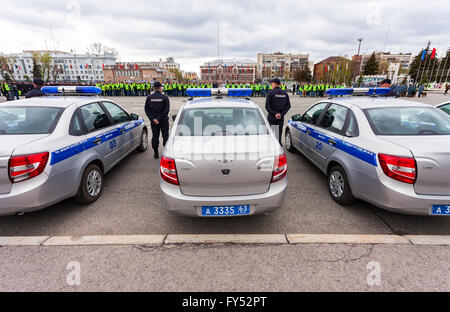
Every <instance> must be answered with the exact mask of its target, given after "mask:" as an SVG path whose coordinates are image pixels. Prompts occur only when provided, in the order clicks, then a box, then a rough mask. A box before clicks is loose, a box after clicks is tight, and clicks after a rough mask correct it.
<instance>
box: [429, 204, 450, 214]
mask: <svg viewBox="0 0 450 312" xmlns="http://www.w3.org/2000/svg"><path fill="white" fill-rule="evenodd" d="M431 214H432V215H450V205H433V207H432V208H431Z"/></svg>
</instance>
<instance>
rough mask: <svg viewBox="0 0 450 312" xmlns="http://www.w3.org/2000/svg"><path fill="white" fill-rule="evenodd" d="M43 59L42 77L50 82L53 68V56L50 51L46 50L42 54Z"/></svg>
mask: <svg viewBox="0 0 450 312" xmlns="http://www.w3.org/2000/svg"><path fill="white" fill-rule="evenodd" d="M40 61H41V69H42V79H44V81H45V82H48V81H49V80H50V70H51V68H50V67H51V62H52V57H51V55H50V53H48V52H44V53H42V54H41V56H40Z"/></svg>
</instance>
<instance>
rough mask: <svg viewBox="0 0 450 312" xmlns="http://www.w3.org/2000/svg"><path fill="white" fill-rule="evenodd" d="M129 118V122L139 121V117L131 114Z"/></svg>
mask: <svg viewBox="0 0 450 312" xmlns="http://www.w3.org/2000/svg"><path fill="white" fill-rule="evenodd" d="M130 118H131V120H138V119H139V115H138V114H133V113H131V114H130Z"/></svg>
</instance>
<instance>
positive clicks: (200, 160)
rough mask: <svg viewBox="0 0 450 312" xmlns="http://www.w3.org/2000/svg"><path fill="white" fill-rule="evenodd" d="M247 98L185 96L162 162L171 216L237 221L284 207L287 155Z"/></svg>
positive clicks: (215, 93)
mask: <svg viewBox="0 0 450 312" xmlns="http://www.w3.org/2000/svg"><path fill="white" fill-rule="evenodd" d="M251 92H252V90H251V89H245V88H244V89H188V90H187V94H188V95H189V96H191V97H192V98H191V99H190V100H188V101H187V102H186V103H185V104H184V105H183V106H182V107H181V108H180V110H179V112H178V114H177V116H176V117H175V120H174V125H173V127H172V130H171V133H170V136H169V139H168V141H167V144H166V147H165V148H164V150H163V154H162V157H161V162H160V188H161V192H162V194H163V198H164V199H165V202H166V207H167V208H168V210H169V211H170V212H173V213H175V214H180V215H185V216H199V217H233V216H234V217H236V216H246V215H254V214H261V213H268V212H271V211H274V210H275V209H277V208H280V207H282V205H283V202H284V198H285V193H286V187H287V178H286V173H287V161H286V155H285V154H284V151H283V148H282V147H281V145H280V144H279V142H278V140H277V138H276V137H275V135H274V132H273V131H272V129H271V128H270V126H269V124H268V122H267V120H266V118H265V117H264V114H263V113H262V111H261V109H260V108H259V107H258V106H257V105H256V104H255V103H253V102H251V101H250V100H249V99H248V98H245V97H246V96H250V95H251ZM194 97H198V98H195V99H194ZM242 97H243V98H242Z"/></svg>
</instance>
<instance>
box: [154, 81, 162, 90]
mask: <svg viewBox="0 0 450 312" xmlns="http://www.w3.org/2000/svg"><path fill="white" fill-rule="evenodd" d="M161 87H162V84H161V82H159V81H156V82H155V83H153V88H161Z"/></svg>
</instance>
